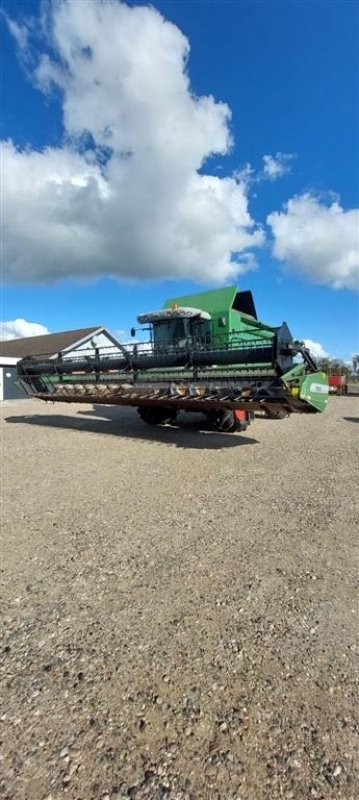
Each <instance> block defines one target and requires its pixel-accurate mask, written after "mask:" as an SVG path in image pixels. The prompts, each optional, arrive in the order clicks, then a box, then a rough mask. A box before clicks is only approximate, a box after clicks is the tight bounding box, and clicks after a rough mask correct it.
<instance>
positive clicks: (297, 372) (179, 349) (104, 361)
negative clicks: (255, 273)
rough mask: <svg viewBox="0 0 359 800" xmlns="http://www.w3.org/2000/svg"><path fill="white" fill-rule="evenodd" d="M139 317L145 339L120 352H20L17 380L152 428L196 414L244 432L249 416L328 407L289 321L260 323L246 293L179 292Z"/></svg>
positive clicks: (45, 394)
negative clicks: (130, 409)
mask: <svg viewBox="0 0 359 800" xmlns="http://www.w3.org/2000/svg"><path fill="white" fill-rule="evenodd" d="M137 319H138V322H139V324H140V325H141V336H143V334H144V333H146V334H147V341H134V343H133V344H131V345H122V352H121V354H120V355H119V354H118V353H117V354H116V355H109V354H108V353H103V354H101V351H100V350H96V351H95V352H92V353H91V354H90V355H87V356H84V355H81V356H79V357H77V358H73V357H70V358H69V357H63V356H62V354H61V353H60V354H59V356H58V358H55V359H54V358H52V359H43V360H35V359H30V358H25V359H23V360H22V361H21V362H19V364H18V379H19V381H20V383H21V385H22V386H23V388H24V390H25V391H26V393H27V394H30V395H31V396H34V397H39V398H40V399H42V400H51V401H53V402H67V403H73V402H77V403H78V402H86V403H106V404H111V405H129V406H136V407H137V409H138V412H139V414H140V416H141V418H142V419H143V420H144V421H146V422H148V423H150V424H165V423H173V422H174V421H175V419H176V417H177V414H178V413H179V412H180V411H182V410H183V411H191V412H192V411H201V412H203V413H204V414H206V416H207V417H208V419H209V420H210V422H211V425H212V426H213V427H214V428H215V429H216V430H221V431H227V432H233V431H235V430H245V428H246V426H247V424H248V422H249V421H250V419H251V417H252V416H253V415H254V413H255V412H262V413H263V414H264V415H265V416H268V417H271V418H277V419H278V418H282V417H284V416H287V415H288V414H290V413H315V412H317V411H319V412H320V411H323V410H324V409H325V407H326V404H327V402H328V379H327V376H326V375H325V373H323V372H320V371H318V368H317V365H316V363H315V361H314V360H313V358H312V357H311V355H310V352H309V350H307V349H306V348H305V347H304V346H303V344H302V343H301V342H296V341H293V337H292V335H291V333H290V331H289V328H288V326H287V324H286V323H285V322H284V323H283V324H282V325H280V326H279V327H273V326H270V325H267V324H265V323H263V322H260V321H259V320H258V318H257V312H256V308H255V305H254V301H253V297H252V293H251V292H250V291H244V292H238V291H237V289H236V288H235V287H233V286H232V287H227V288H224V289H219V290H215V291H209V292H201V293H199V294H195V295H187V296H185V297H175V298H171V299H170V300H168V301H167V302H166V303H165V306H164V308H162V309H160V310H159V311H150V312H147V313H144V314H140V315H139V316H138V318H137ZM131 334H132V336H133V337H136V336H137V330H136V329H135V328H133V329H132V331H131ZM298 358H300V359H301V361H300V363H298Z"/></svg>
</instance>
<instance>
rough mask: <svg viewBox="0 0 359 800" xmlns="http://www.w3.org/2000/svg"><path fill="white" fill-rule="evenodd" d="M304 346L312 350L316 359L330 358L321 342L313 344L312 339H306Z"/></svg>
mask: <svg viewBox="0 0 359 800" xmlns="http://www.w3.org/2000/svg"><path fill="white" fill-rule="evenodd" d="M304 344H305V346H306V347H308V350H310V352H311V354H312V356H313V357H314V358H329V353H327V351H326V350H325V349H324V347H323V345H322V344H320V342H313V340H312V339H304Z"/></svg>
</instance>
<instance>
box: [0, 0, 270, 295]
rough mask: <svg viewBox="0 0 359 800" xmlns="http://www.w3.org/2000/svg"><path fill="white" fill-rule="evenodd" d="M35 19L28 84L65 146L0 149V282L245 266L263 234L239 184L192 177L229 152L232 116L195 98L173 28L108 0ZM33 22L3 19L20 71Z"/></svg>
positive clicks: (182, 45)
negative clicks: (48, 103)
mask: <svg viewBox="0 0 359 800" xmlns="http://www.w3.org/2000/svg"><path fill="white" fill-rule="evenodd" d="M41 24H42V26H43V32H44V44H43V50H42V52H41V53H40V52H38V55H37V63H36V67H35V68H34V69H33V70H32V79H33V81H34V82H35V84H36V86H37V87H38V88H39V89H40V90H41V91H42V92H44V93H48V94H50V95H51V92H52V90H53V89H54V88H55V89H56V97H57V96H58V95H59V94H60V97H61V98H62V100H61V101H62V111H63V123H64V129H65V138H64V144H63V145H62V146H61V147H57V148H53V147H48V148H45V149H44V150H43V151H41V152H37V151H35V150H32V149H31V148H27V149H25V150H20V149H19V148H17V147H16V145H15V144H14V143H13V142H11V141H7V142H5V143H3V180H2V193H3V207H4V212H3V222H4V239H3V241H4V258H3V261H4V264H5V270H4V273H5V277H6V278H7V280H9V281H11V282H14V283H16V282H29V283H30V282H37V281H47V282H48V281H53V280H59V279H61V278H65V277H67V276H72V277H91V276H93V277H99V276H101V275H111V276H115V277H116V276H117V277H122V278H149V279H157V278H164V277H166V278H193V279H195V280H203V281H208V282H210V281H211V282H212V281H213V282H218V283H223V282H226V281H229V280H234V279H235V278H236V276H237V275H238V274H239V273H240V272H243V271H245V270H248V269H251V268H253V267H254V266H255V263H256V262H255V257H254V254H253V248H255V247H256V246H259V245H261V244H262V243H263V241H264V233H263V231H262V230H261V229H260V228H259V227H258V226H256V225H255V224H254V221H253V220H252V218H251V216H250V213H249V210H248V197H247V191H248V187H247V185H246V182H245V181H244V180H241V179H240V178H238V177H224V178H220V177H218V176H214V175H210V174H206V172H205V169H204V165H205V163H206V160H207V159H208V157H209V156H211V155H213V154H222V155H225V154H227V153H229V152H230V148H231V146H232V140H231V134H230V127H229V125H230V118H231V113H230V109H229V108H228V106H227V105H226V104H225V103H223V102H217V101H215V100H214V98H213V97H212V96H205V97H198V96H196V95H195V94H194V93H193V91H192V89H191V86H190V82H189V77H188V72H187V60H188V55H189V43H188V40H187V39H186V37H185V36H184V35H183V34H182V33H181V31H180V30H179V29H178V28H177V27H176V26H175V25H173V24H172V23H169V22H167V21H166V20H165V19H164V18H163V17H162V16H161V14H160V13H159V12H158V11H156V10H155V9H154V8H149V7H144V6H139V7H128V6H126V5H125V4H124V3H119V2H117V1H116V0H102V1H100V0H92V2H91V3H74V2H69V1H68V0H61V1H60V2H53V3H52V4H51V5H50V10H49V14H48V16H47V17H43V19H42V21H41ZM39 27H40V24H39V25H37V26H36V25H34V22H33V21H30V22H29V23H28V25H27V26H25V28H24V26H23V27H20V26H18V25H17V26H14V23H11V24H10V29H11V30H12V33H13V35H14V36H15V40H16V42H17V47H18V49H20V51H21V56H22V63H27V64H29V63H30V62H31V63H33V62H34V58H35V51H34V39H33V35H34V30H35V29H37V30H38V29H39ZM30 49H31V59H29V58H27V55H29V53H30Z"/></svg>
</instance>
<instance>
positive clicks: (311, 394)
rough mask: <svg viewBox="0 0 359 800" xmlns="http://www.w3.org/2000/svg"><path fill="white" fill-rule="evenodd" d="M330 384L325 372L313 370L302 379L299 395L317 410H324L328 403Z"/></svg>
mask: <svg viewBox="0 0 359 800" xmlns="http://www.w3.org/2000/svg"><path fill="white" fill-rule="evenodd" d="M328 395H329V385H328V376H327V375H326V374H325V372H312V373H311V374H310V375H305V376H303V378H301V379H300V392H299V397H300V399H301V400H306V401H307V403H309V404H310V405H311V406H313V407H314V408H315V409H316V410H317V411H324V409H325V408H326V406H327V403H328Z"/></svg>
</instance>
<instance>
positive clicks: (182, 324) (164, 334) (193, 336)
mask: <svg viewBox="0 0 359 800" xmlns="http://www.w3.org/2000/svg"><path fill="white" fill-rule="evenodd" d="M153 338H154V345H155V347H156V348H159V347H160V348H168V347H175V348H181V347H187V346H188V345H191V344H193V343H194V342H195V343H196V344H197V345H200V344H208V341H209V338H210V329H209V324H208V322H207V320H190V319H171V320H165V321H163V322H162V321H161V322H155V323H154V325H153Z"/></svg>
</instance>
